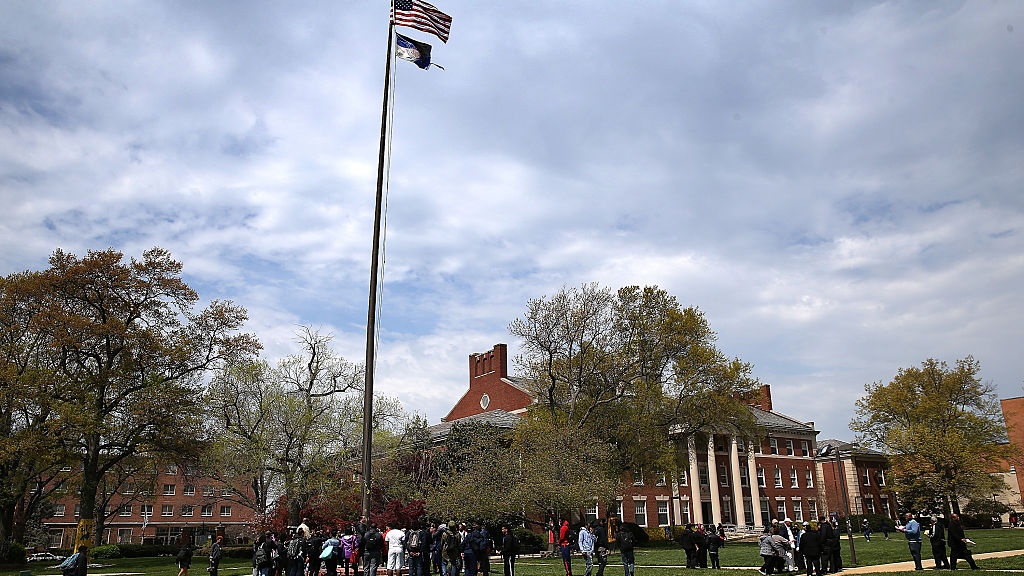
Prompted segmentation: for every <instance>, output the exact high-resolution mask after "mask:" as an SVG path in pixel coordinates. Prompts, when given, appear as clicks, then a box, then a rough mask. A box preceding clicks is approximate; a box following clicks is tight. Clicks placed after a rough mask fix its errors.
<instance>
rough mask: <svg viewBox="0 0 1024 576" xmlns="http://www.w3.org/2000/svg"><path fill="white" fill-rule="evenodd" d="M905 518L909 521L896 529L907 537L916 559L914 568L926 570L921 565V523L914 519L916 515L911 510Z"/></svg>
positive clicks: (911, 554)
mask: <svg viewBox="0 0 1024 576" xmlns="http://www.w3.org/2000/svg"><path fill="white" fill-rule="evenodd" d="M905 518H906V520H907V523H906V524H904V525H903V526H897V527H896V529H897V530H899V531H900V532H903V534H904V535H905V536H906V537H907V546H908V547H909V548H910V556H911V557H912V558H913V559H914V570H924V567H923V566H921V524H920V523H918V521H917V520H914V515H913V514H911V513H910V512H907V514H906V516H905Z"/></svg>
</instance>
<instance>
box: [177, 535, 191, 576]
mask: <svg viewBox="0 0 1024 576" xmlns="http://www.w3.org/2000/svg"><path fill="white" fill-rule="evenodd" d="M192 554H193V550H192V544H191V543H189V542H188V541H186V542H184V543H183V544H182V545H181V548H180V549H179V550H178V555H177V556H176V557H175V559H176V560H177V562H178V576H188V569H189V568H191V567H192Z"/></svg>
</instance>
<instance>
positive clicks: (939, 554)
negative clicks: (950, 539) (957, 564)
mask: <svg viewBox="0 0 1024 576" xmlns="http://www.w3.org/2000/svg"><path fill="white" fill-rule="evenodd" d="M931 520H932V525H931V526H929V527H928V542H929V543H931V545H932V558H934V559H935V569H936V570H939V569H941V568H949V559H948V558H946V528H945V527H944V526H943V525H942V521H941V520H939V518H938V517H936V516H935V514H932V518H931Z"/></svg>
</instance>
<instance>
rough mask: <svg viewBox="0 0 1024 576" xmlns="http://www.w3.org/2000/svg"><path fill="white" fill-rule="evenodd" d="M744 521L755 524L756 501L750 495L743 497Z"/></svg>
mask: <svg viewBox="0 0 1024 576" xmlns="http://www.w3.org/2000/svg"><path fill="white" fill-rule="evenodd" d="M743 523H744V524H746V525H747V526H753V525H754V501H753V500H752V499H751V498H750V496H745V497H744V498H743Z"/></svg>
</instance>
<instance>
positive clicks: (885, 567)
mask: <svg viewBox="0 0 1024 576" xmlns="http://www.w3.org/2000/svg"><path fill="white" fill-rule="evenodd" d="M907 554H910V553H909V552H907ZM1021 554H1024V550H1002V551H1000V552H985V553H983V554H972V556H974V559H975V560H984V559H985V558H1004V557H1006V556H1018V555H1021ZM921 565H922V566H924V569H925V570H928V569H930V568H932V567H933V566H935V561H934V560H932V559H931V558H925V559H924V560H922V562H921ZM957 568H958V569H960V568H966V569H969V568H970V566H968V565H967V563H966V562H964V561H963V560H961V561H959V562H958V563H957ZM913 571H914V561H913V560H910V561H908V562H895V563H893V564H879V565H876V566H857V567H856V568H844V569H843V574H865V573H869V572H913ZM1019 571H1020V572H1024V564H1022V565H1021V567H1020V570H1019Z"/></svg>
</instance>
